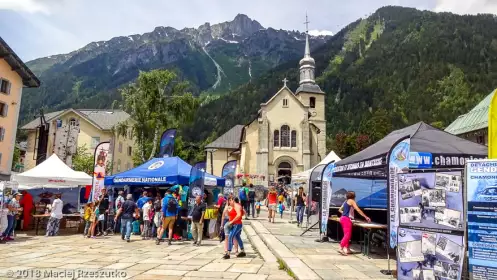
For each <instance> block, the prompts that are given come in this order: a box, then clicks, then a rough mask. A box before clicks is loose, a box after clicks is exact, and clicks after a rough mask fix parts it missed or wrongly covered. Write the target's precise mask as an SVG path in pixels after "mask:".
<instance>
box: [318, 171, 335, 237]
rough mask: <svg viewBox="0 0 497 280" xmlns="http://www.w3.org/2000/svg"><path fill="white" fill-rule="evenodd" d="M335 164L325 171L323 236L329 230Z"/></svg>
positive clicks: (322, 188)
mask: <svg viewBox="0 0 497 280" xmlns="http://www.w3.org/2000/svg"><path fill="white" fill-rule="evenodd" d="M334 168H335V163H329V164H328V165H327V166H326V167H325V168H324V171H323V179H322V181H321V182H322V184H323V185H322V187H321V205H322V206H321V234H326V232H327V230H328V218H329V210H330V200H331V194H332V190H333V189H332V185H331V178H332V177H333V169H334Z"/></svg>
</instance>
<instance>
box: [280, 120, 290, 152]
mask: <svg viewBox="0 0 497 280" xmlns="http://www.w3.org/2000/svg"><path fill="white" fill-rule="evenodd" d="M281 147H290V127H289V126H288V125H282V126H281Z"/></svg>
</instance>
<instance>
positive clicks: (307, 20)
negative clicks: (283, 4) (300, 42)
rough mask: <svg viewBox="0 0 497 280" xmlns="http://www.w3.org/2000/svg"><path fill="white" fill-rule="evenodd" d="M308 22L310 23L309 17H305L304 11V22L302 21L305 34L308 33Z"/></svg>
mask: <svg viewBox="0 0 497 280" xmlns="http://www.w3.org/2000/svg"><path fill="white" fill-rule="evenodd" d="M309 23H311V22H310V21H309V18H308V17H307V12H306V13H305V22H304V24H305V32H306V33H307V34H309Z"/></svg>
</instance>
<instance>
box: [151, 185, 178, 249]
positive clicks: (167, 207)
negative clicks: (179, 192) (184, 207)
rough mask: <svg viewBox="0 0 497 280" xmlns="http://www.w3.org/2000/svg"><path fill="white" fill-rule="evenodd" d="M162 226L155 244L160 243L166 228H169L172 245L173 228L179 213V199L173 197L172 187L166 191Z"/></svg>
mask: <svg viewBox="0 0 497 280" xmlns="http://www.w3.org/2000/svg"><path fill="white" fill-rule="evenodd" d="M162 201H163V202H162V228H161V229H160V230H159V232H158V234H157V240H156V241H155V244H157V245H159V244H160V242H161V239H162V235H163V234H164V230H165V229H169V232H168V235H167V237H168V242H167V244H168V245H171V241H172V239H173V229H174V223H175V222H176V215H177V214H178V209H179V207H178V201H177V200H176V198H174V197H173V195H172V191H171V189H168V190H167V191H166V196H164V199H163V200H162Z"/></svg>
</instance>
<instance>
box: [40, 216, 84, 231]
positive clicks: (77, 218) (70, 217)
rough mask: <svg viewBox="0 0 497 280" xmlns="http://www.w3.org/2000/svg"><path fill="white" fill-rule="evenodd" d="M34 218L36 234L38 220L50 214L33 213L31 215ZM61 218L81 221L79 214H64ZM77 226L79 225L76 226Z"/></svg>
mask: <svg viewBox="0 0 497 280" xmlns="http://www.w3.org/2000/svg"><path fill="white" fill-rule="evenodd" d="M33 218H34V219H35V235H38V229H39V228H40V222H41V221H42V220H44V219H48V218H50V214H35V215H33ZM62 219H65V220H66V221H67V220H70V221H80V222H81V214H79V213H76V214H64V215H63V217H62ZM77 228H79V227H77Z"/></svg>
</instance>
